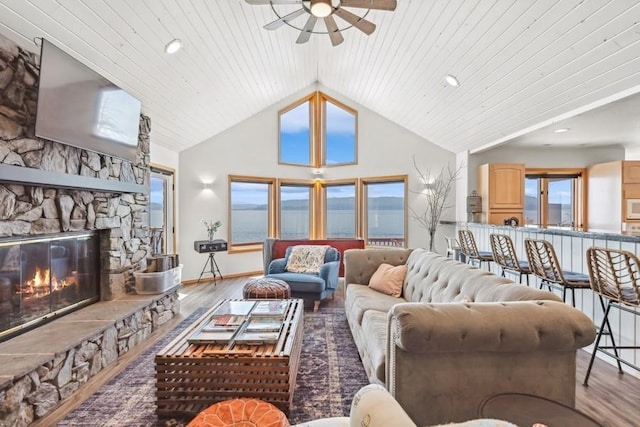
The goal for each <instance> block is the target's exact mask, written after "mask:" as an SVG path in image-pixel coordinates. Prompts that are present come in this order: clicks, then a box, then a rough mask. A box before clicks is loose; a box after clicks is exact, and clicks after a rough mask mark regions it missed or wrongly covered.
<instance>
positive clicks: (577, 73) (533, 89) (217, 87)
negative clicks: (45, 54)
mask: <svg viewBox="0 0 640 427" xmlns="http://www.w3.org/2000/svg"><path fill="white" fill-rule="evenodd" d="M337 1H338V0H334V3H337ZM274 8H275V9H276V11H277V12H278V13H280V14H281V15H282V14H286V13H288V12H290V11H292V10H295V9H297V8H299V6H298V5H293V6H274ZM353 11H354V12H360V10H357V9H353ZM307 16H308V15H306V16H301V17H299V18H297V20H296V21H293V22H292V23H293V24H296V25H298V26H302V25H304V22H305V21H306V19H307ZM276 18H277V17H276V15H275V14H274V11H273V10H272V7H271V6H269V5H263V6H252V5H249V4H247V3H246V2H245V1H244V0H226V1H223V0H216V1H211V0H0V33H2V34H3V35H5V36H7V37H9V38H10V39H12V40H14V41H16V42H17V43H18V44H20V45H21V46H22V47H23V48H25V49H28V50H32V51H37V50H38V47H37V46H36V45H35V43H34V39H36V38H39V37H44V38H47V39H49V40H50V41H52V42H53V43H55V44H56V45H58V46H59V47H61V48H62V49H63V50H65V51H66V52H68V53H69V54H71V55H72V56H74V57H75V58H77V59H78V60H80V61H81V62H83V63H85V64H87V65H88V66H90V67H91V68H93V69H94V70H96V71H98V72H99V73H101V74H103V75H104V76H105V77H107V78H109V79H110V80H112V81H113V82H114V83H116V84H118V85H120V86H122V87H123V88H124V89H126V90H128V91H129V92H131V93H132V94H133V95H135V96H137V97H139V98H140V99H141V100H142V103H143V110H144V112H145V113H146V114H148V115H149V116H151V118H152V121H153V131H152V140H153V142H154V143H157V144H159V145H162V146H165V147H167V148H170V149H173V150H177V151H179V150H183V149H186V148H188V147H190V146H193V145H195V144H198V143H200V142H202V141H204V140H206V139H208V138H210V137H211V136H214V135H216V134H218V133H220V132H222V131H224V130H225V129H227V128H229V127H231V126H233V125H235V124H237V123H239V122H241V121H243V120H245V119H247V118H248V117H250V116H252V115H253V114H255V113H257V112H259V111H261V110H263V109H265V108H266V107H268V106H270V105H272V104H273V103H275V102H277V101H278V100H280V99H283V98H285V97H287V96H290V95H291V94H293V93H296V92H298V91H300V90H302V89H304V88H306V87H309V86H310V85H313V84H314V83H315V82H319V83H321V84H322V85H324V86H326V87H328V88H330V89H332V90H334V91H336V92H338V93H340V94H342V95H344V96H345V97H347V98H350V99H352V100H354V101H356V102H357V103H359V104H362V105H363V106H365V107H367V108H369V109H371V110H373V111H375V112H377V113H379V114H381V115H383V116H385V117H387V118H388V119H390V120H392V121H394V122H396V123H398V124H399V125H401V126H404V127H405V128H407V129H409V130H411V131H413V132H414V133H416V134H418V135H420V136H422V137H424V138H425V139H427V140H429V141H432V142H434V143H435V144H438V145H440V146H442V147H444V148H446V149H448V150H451V151H453V152H460V151H464V150H472V151H473V150H477V149H479V148H480V147H486V146H489V145H492V144H495V143H499V142H502V141H506V140H509V139H510V138H511V137H513V136H516V135H519V134H521V133H524V131H525V130H526V131H528V130H532V129H535V128H536V127H540V126H542V125H548V124H549V123H552V122H553V121H554V120H555V119H556V118H560V117H568V116H571V115H572V114H574V113H575V112H579V111H583V110H585V109H589V108H592V107H595V106H598V105H600V104H604V103H606V102H609V101H612V100H615V99H618V98H621V97H623V96H626V95H631V94H633V93H637V92H640V24H639V22H640V0H637V1H636V0H538V1H535V0H398V6H397V9H396V10H395V11H394V12H387V11H373V10H372V11H370V12H369V13H368V14H367V16H366V19H368V20H369V21H371V22H373V23H375V24H376V26H377V28H376V30H375V32H374V33H373V34H372V35H370V36H367V35H365V34H363V33H362V32H360V31H358V30H357V29H355V28H350V29H347V30H344V31H343V32H342V33H343V35H344V39H345V41H344V43H342V44H341V45H339V46H337V47H332V46H331V43H330V42H329V38H328V36H327V35H326V34H314V35H312V36H311V39H310V41H309V42H308V43H306V44H296V43H295V41H296V38H297V37H298V34H299V31H297V30H295V29H294V28H291V27H289V26H283V27H282V28H279V29H277V30H275V31H267V30H265V29H263V28H262V27H263V26H264V25H265V24H267V23H269V22H271V21H273V20H275V19H276ZM336 21H338V23H339V24H340V26H341V27H344V22H343V21H340V19H339V18H337V19H336ZM318 29H319V30H323V29H324V28H323V27H322V26H321V24H320V25H319V26H318ZM173 38H179V39H181V40H182V41H183V43H184V48H183V49H182V50H180V51H179V52H178V53H176V54H174V55H167V54H165V53H164V51H163V49H164V46H165V44H166V43H168V42H169V41H170V40H171V39H173ZM448 73H449V74H452V75H455V76H456V77H457V78H458V79H459V81H460V83H461V85H460V87H458V88H453V87H451V86H448V85H446V84H445V82H444V76H445V75H446V74H448Z"/></svg>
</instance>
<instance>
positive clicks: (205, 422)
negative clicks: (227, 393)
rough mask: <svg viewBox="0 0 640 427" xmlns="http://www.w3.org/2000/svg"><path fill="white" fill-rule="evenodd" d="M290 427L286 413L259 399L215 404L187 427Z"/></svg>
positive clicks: (242, 399)
mask: <svg viewBox="0 0 640 427" xmlns="http://www.w3.org/2000/svg"><path fill="white" fill-rule="evenodd" d="M227 426H233V427H289V426H290V424H289V420H288V419H287V417H286V416H285V415H284V413H283V412H282V411H281V410H279V409H278V408H276V407H275V406H273V405H272V404H271V403H268V402H264V401H262V400H258V399H248V398H241V399H232V400H224V401H222V402H218V403H214V404H213V405H211V406H209V407H208V408H207V409H205V410H204V411H202V412H200V413H199V414H198V415H196V417H195V418H194V419H193V420H191V422H190V423H189V424H187V427H227Z"/></svg>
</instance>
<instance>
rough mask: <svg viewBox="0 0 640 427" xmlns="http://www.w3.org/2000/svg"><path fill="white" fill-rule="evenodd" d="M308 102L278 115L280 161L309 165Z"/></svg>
mask: <svg viewBox="0 0 640 427" xmlns="http://www.w3.org/2000/svg"><path fill="white" fill-rule="evenodd" d="M309 108H310V102H309V101H307V102H304V103H302V104H300V105H298V106H297V107H296V108H294V109H292V110H289V111H287V112H286V113H282V114H281V115H280V163H294V164H299V165H306V166H309V165H311V132H310V126H311V124H310V117H311V116H310V114H309Z"/></svg>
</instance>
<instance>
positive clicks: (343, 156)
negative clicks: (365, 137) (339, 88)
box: [325, 101, 356, 165]
mask: <svg viewBox="0 0 640 427" xmlns="http://www.w3.org/2000/svg"><path fill="white" fill-rule="evenodd" d="M325 113H326V129H325V145H326V153H325V158H326V164H327V165H335V164H340V163H355V161H356V116H355V114H352V113H351V112H349V111H346V110H344V109H342V108H340V107H338V106H337V105H335V104H332V103H331V102H329V101H326V102H325Z"/></svg>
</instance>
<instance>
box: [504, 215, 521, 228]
mask: <svg viewBox="0 0 640 427" xmlns="http://www.w3.org/2000/svg"><path fill="white" fill-rule="evenodd" d="M518 224H519V221H518V218H516V217H515V216H512V217H511V218H505V220H504V225H509V226H511V227H517V226H518Z"/></svg>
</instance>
